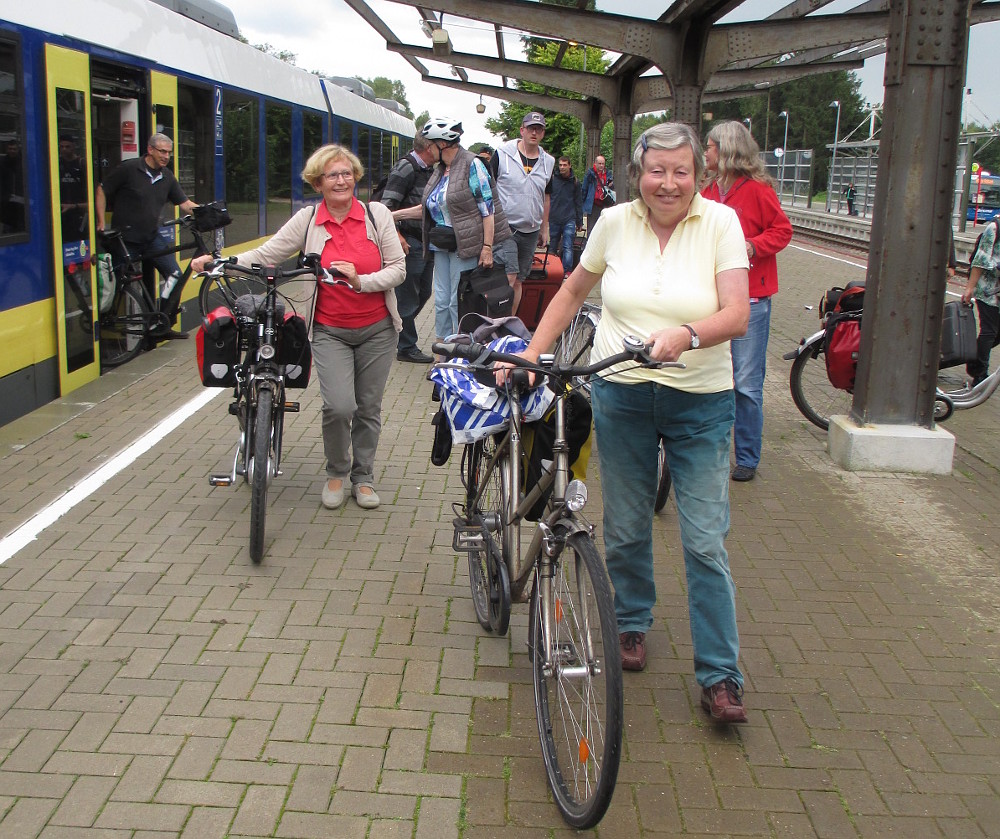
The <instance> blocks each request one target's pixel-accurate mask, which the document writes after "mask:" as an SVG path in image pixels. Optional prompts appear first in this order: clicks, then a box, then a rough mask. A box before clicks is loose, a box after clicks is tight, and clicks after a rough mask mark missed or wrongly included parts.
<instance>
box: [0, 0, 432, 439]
mask: <svg viewBox="0 0 1000 839" xmlns="http://www.w3.org/2000/svg"><path fill="white" fill-rule="evenodd" d="M193 5H194V4H192V3H186V4H184V6H185V7H187V8H192V7H193ZM206 10H207V11H206V14H205V15H203V16H202V17H203V20H208V19H209V18H212V17H213V15H212V12H216V11H220V12H223V13H225V9H224V8H222V7H220V6H218V5H217V4H212V3H208V4H207V5H206ZM3 15H4V17H3V18H2V19H0V346H2V347H3V352H0V424H3V423H5V422H9V421H10V420H11V419H13V418H15V417H17V416H20V415H22V414H25V413H27V412H28V411H31V410H33V409H34V408H36V407H38V406H40V405H43V404H45V403H46V402H49V401H51V400H53V399H55V398H57V397H59V396H62V395H65V394H67V393H69V392H70V391H72V390H74V389H76V388H78V387H80V386H81V385H83V384H84V383H86V382H88V381H91V380H93V379H95V378H97V377H98V376H99V375H100V372H101V371H100V351H99V345H98V340H99V335H98V334H97V332H96V331H95V329H94V328H93V324H92V322H91V321H92V318H90V317H88V316H87V313H85V312H83V311H81V309H82V308H85V306H83V307H82V306H81V302H80V298H81V292H80V289H81V288H82V289H83V290H84V292H85V291H86V289H87V288H89V290H90V295H89V299H90V300H94V299H96V296H95V293H94V292H95V291H96V289H95V286H94V284H95V281H96V271H95V269H94V267H93V259H92V257H93V255H94V251H95V231H94V213H93V211H92V210H93V206H94V191H95V188H96V185H97V184H99V183H100V182H101V179H102V177H103V175H104V173H105V172H106V171H107V170H108V169H109V168H111V167H113V166H115V165H117V164H118V163H119V162H120V161H121V160H122V159H124V158H128V157H136V156H139V155H142V154H145V151H146V143H147V140H148V138H149V137H150V136H151V135H152V134H153V133H154V132H162V133H164V134H166V135H168V136H170V137H171V138H173V140H174V153H175V154H174V158H173V161H172V165H173V166H174V172H175V174H176V175H177V178H178V180H179V181H180V183H181V186H182V187H183V188H184V191H185V192H186V193H187V194H188V195H189V196H190V197H191V198H192V199H193V200H195V201H197V202H199V203H203V202H206V201H222V202H224V203H225V204H226V206H227V207H228V208H229V211H230V213H231V215H232V216H233V219H234V222H233V224H231V225H230V226H229V227H227V228H225V231H224V235H225V245H226V246H227V247H244V246H246V245H249V244H250V243H252V242H254V241H255V240H258V239H260V238H262V237H265V236H267V235H268V234H270V233H273V232H274V231H275V230H277V229H278V227H279V226H280V225H281V224H282V223H283V222H284V221H285V220H287V219H288V218H289V217H290V216H291V214H292V213H293V212H294V211H295V210H297V209H298V208H299V207H300V206H301V205H302V204H303V203H304V202H309V201H313V200H315V196H314V195H312V194H311V190H310V189H309V188H308V187H307V186H305V185H304V184H303V183H302V181H301V179H300V178H299V176H298V173H299V172H301V170H302V166H303V163H304V162H305V159H306V157H308V155H309V153H310V152H311V151H312V150H313V149H315V148H316V147H317V146H319V145H321V144H322V143H324V142H339V143H343V144H345V145H348V146H350V147H351V148H352V149H354V150H355V151H356V152H357V153H358V156H359V157H360V158H361V160H362V162H363V163H364V164H365V169H366V171H367V175H366V178H365V181H364V182H363V183H361V184H359V192H360V194H361V197H362V198H366V197H367V192H368V191H369V190H370V189H371V185H372V184H373V183H376V182H377V181H378V180H379V178H380V176H381V175H382V173H383V172H386V171H388V168H389V167H390V166H391V165H392V163H394V162H395V161H396V160H397V159H398V158H399V156H400V155H402V154H405V153H406V152H407V151H408V150H409V148H410V147H411V145H412V139H413V134H414V125H413V122H412V120H410V119H407V118H406V117H404V116H403V115H401V114H400V113H398V112H397V111H396V110H394V109H393V108H392V105H393V104H394V103H391V102H385V101H384V100H377V101H376V100H374V98H373V97H370V96H366V95H364V94H365V93H366V92H367V91H365V90H362V89H361V88H362V87H363V86H360V85H357V83H355V82H353V81H352V80H349V79H343V80H340V81H341V82H342V83H343V84H344V85H345V86H342V85H341V84H337V83H335V82H333V81H331V80H328V79H323V78H321V77H320V76H317V75H314V74H312V73H308V72H306V71H304V70H301V69H298V68H296V67H293V66H291V65H289V64H286V63H284V62H282V61H279V60H278V59H276V58H274V57H272V56H270V55H267V54H265V53H263V52H261V51H259V50H257V49H255V48H253V47H251V46H249V45H247V44H245V43H241V42H240V41H239V40H238V39H237V37H234V36H236V35H238V32H237V31H236V27H235V21H233V20H232V16H231V15H229V17H228V20H227V18H226V14H221V15H217V16H216V18H217V20H216V21H215V22H214V25H210V24H212V23H213V22H212V21H209V22H208V23H206V22H201V21H195V20H193V19H191V18H189V17H186V16H184V15H181V14H178V13H176V12H174V11H171V10H169V9H167V8H164V7H163V6H161V5H158V4H157V3H154V2H150V0H86V2H76V3H66V2H64V0H30V2H23V3H16V4H15V3H5V4H4V11H3ZM351 85H354V86H355V89H356V90H360V93H355V92H354V91H352V90H349V89H348V87H349V86H351ZM169 211H170V210H169V208H168V209H167V210H166V212H169ZM112 222H113V220H112ZM188 255H189V254H188ZM184 256H185V254H183V253H182V254H181V257H182V259H183V258H184ZM182 264H183V263H182ZM197 290H198V289H197V287H196V284H195V283H191V284H189V287H188V288H186V289H185V293H184V298H183V300H184V302H187V303H188V305H186V306H185V309H186V311H185V313H184V315H183V320H182V326H183V327H184V328H185V329H188V328H191V327H192V326H193V325H194V323H195V322H196V320H197V306H196V305H191V303H192V302H193V300H194V297H195V295H196V294H197Z"/></svg>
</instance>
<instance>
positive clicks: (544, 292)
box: [517, 251, 563, 330]
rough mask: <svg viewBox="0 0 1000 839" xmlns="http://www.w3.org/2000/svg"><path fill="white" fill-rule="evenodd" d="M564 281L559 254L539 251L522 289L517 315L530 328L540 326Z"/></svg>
mask: <svg viewBox="0 0 1000 839" xmlns="http://www.w3.org/2000/svg"><path fill="white" fill-rule="evenodd" d="M562 281H563V266H562V260H561V259H560V258H559V256H558V254H554V253H548V252H546V251H537V252H536V253H535V258H534V259H533V260H532V263H531V271H529V272H528V276H527V278H526V279H525V281H524V287H523V288H522V290H521V305H520V306H518V307H517V316H518V317H519V318H520V319H521V321H522V322H523V323H524V325H525V326H526V327H528V329H531V330H534V329H535V328H536V327H537V326H538V322H539V321H540V320H541V319H542V314H543V313H544V312H545V308H546V307H547V306H548V305H549V303H550V302H551V301H552V298H553V297H555V296H556V292H557V291H559V287H560V286H561V285H562Z"/></svg>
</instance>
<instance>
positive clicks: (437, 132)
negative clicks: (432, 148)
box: [420, 117, 462, 143]
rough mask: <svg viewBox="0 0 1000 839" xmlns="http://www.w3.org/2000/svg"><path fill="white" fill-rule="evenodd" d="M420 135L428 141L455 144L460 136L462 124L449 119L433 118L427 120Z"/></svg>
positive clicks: (459, 121)
mask: <svg viewBox="0 0 1000 839" xmlns="http://www.w3.org/2000/svg"><path fill="white" fill-rule="evenodd" d="M420 133H421V134H422V135H423V136H424V137H425V138H427V139H428V140H443V141H444V142H445V143H457V142H458V140H459V138H460V137H461V136H462V122H461V120H457V119H452V118H451V117H435V118H434V119H429V120H427V122H426V123H425V124H424V127H423V128H421V129H420Z"/></svg>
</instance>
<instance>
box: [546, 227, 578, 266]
mask: <svg viewBox="0 0 1000 839" xmlns="http://www.w3.org/2000/svg"><path fill="white" fill-rule="evenodd" d="M575 238H576V222H575V221H572V220H571V221H567V222H565V223H564V224H559V223H557V222H549V250H550V251H551V252H552V253H558V254H559V255H560V256H561V257H562V264H563V271H564V272H565V273H567V274H568V273H569V272H570V271H572V270H573V240H574V239H575Z"/></svg>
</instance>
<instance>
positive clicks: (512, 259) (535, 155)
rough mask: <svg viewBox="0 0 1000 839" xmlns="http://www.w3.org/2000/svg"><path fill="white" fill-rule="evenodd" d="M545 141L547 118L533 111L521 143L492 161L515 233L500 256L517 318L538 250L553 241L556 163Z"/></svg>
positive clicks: (516, 142)
mask: <svg viewBox="0 0 1000 839" xmlns="http://www.w3.org/2000/svg"><path fill="white" fill-rule="evenodd" d="M544 137H545V117H543V116H542V115H541V114H540V113H539V112H538V111H529V112H528V113H527V114H525V115H524V119H522V120H521V139H519V140H509V141H508V142H506V143H504V144H503V145H502V146H500V147H499V148H498V149H497V150H496V152H495V153H494V155H493V159H492V160H491V161H490V168H491V169H492V170H493V177H494V178H495V179H496V182H497V195H498V196H499V198H500V204H501V206H502V207H503V209H504V212H505V213H506V214H507V223H508V224H509V225H510V228H511V230H513V231H514V237H513V240H512V241H513V244H514V245H516V246H517V253H516V254H514V253H511V252H510V251H512V250H513V248H510V247H509V246H508V247H507V248H506V249H505V250H503V251H501V252H500V253H499V254H498V256H499V258H500V260H501V261H502V262H503V263H504V267H505V268H506V269H507V278H508V279H509V280H510V283H511V285H512V286H513V288H514V311H513V313H514V314H517V307H518V304H520V302H521V289H522V285H523V283H524V278H525V277H527V276H528V272H529V271H530V270H531V261H532V259H533V257H534V255H535V246H536V245H538V244H541V246H542V247H543V248H544V247H545V246H546V245H547V244H548V241H549V189H548V185H549V182H550V181H551V180H552V175H553V173H554V172H555V168H556V161H555V158H554V157H552V155H551V154H549V153H548V152H547V151H545V149H543V148H542V147H541V146H540V145H539V144H540V143H541V141H542V138H544Z"/></svg>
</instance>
